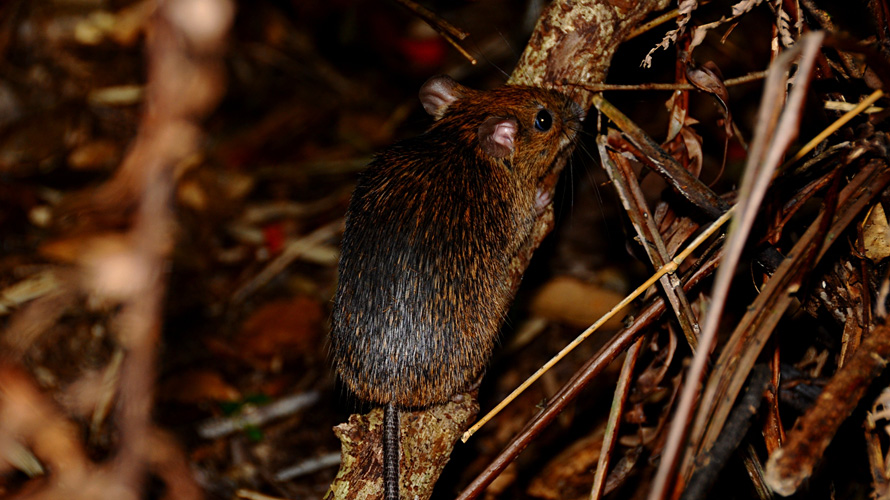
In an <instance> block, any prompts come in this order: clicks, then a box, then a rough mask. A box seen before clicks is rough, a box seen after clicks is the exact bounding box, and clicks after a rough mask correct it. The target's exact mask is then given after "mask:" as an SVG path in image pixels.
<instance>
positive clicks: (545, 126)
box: [535, 109, 553, 132]
mask: <svg viewBox="0 0 890 500" xmlns="http://www.w3.org/2000/svg"><path fill="white" fill-rule="evenodd" d="M552 126H553V116H552V115H551V114H550V112H549V111H547V110H546V109H542V110H541V111H538V114H537V115H536V116H535V128H536V129H538V130H540V131H541V132H546V131H548V130H550V127H552Z"/></svg>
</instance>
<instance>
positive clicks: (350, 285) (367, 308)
mask: <svg viewBox="0 0 890 500" xmlns="http://www.w3.org/2000/svg"><path fill="white" fill-rule="evenodd" d="M420 100H421V102H422V104H423V107H424V109H425V110H426V111H427V112H428V113H429V114H430V115H432V116H433V117H434V119H435V120H436V121H435V123H434V124H433V125H432V126H431V127H430V128H429V129H428V130H427V131H426V133H424V134H423V135H420V136H418V137H414V138H411V139H407V140H405V141H402V142H400V143H397V144H395V145H394V146H392V147H390V148H389V149H387V150H385V151H383V152H381V153H379V154H378V155H377V156H376V157H375V159H374V160H373V161H372V163H371V164H370V165H369V166H368V168H367V170H366V171H365V172H364V173H363V174H362V175H361V177H360V179H359V181H358V184H357V185H356V188H355V191H354V193H353V195H352V200H351V201H350V204H349V209H348V212H347V215H346V231H345V233H344V235H343V243H342V249H341V256H340V264H339V275H340V278H339V284H338V286H337V293H336V296H335V298H334V307H333V314H332V325H331V326H332V328H331V355H332V358H333V362H334V365H335V367H336V369H337V372H338V373H339V375H340V377H341V379H342V380H343V382H344V383H345V384H346V385H347V386H348V387H349V389H350V390H352V391H353V392H354V393H355V394H356V395H357V396H358V397H359V398H361V399H363V400H366V401H369V402H372V403H377V404H381V405H384V439H383V441H384V490H385V498H386V500H397V499H398V496H399V493H398V488H399V482H398V481H399V450H398V445H399V420H398V418H399V413H398V411H399V409H400V408H422V407H429V406H432V405H435V404H440V403H444V402H446V401H448V400H449V399H450V398H451V396H453V395H455V394H458V393H460V392H462V391H464V390H466V389H468V388H469V386H470V385H471V384H472V383H473V382H474V381H476V380H477V379H478V377H479V376H480V375H481V373H482V371H483V369H484V368H485V365H486V363H487V362H488V359H489V356H490V355H491V351H492V348H493V347H494V344H495V342H496V339H497V335H498V330H499V328H500V325H501V322H502V320H503V319H504V316H505V314H506V311H507V307H508V306H509V303H510V301H511V300H512V292H511V289H510V277H509V266H510V262H511V260H512V259H513V257H514V256H515V255H516V254H517V252H518V251H519V249H520V247H521V246H522V245H523V244H524V243H525V242H526V240H527V239H528V238H529V237H530V235H531V232H532V229H533V227H534V224H535V218H536V216H537V215H538V214H539V213H540V212H542V211H543V210H544V209H546V207H547V205H548V204H549V203H550V197H549V193H542V192H541V191H540V190H539V185H540V183H541V181H542V180H543V179H544V177H546V176H547V174H548V173H550V172H551V169H552V167H553V164H554V160H555V159H556V158H557V156H558V155H559V153H560V152H561V151H562V150H563V149H564V148H566V146H568V145H569V144H570V143H571V142H572V141H573V139H574V137H575V134H576V132H577V130H578V129H579V128H580V120H581V116H582V111H581V109H580V107H579V106H578V105H577V104H576V103H575V102H573V101H572V100H571V99H569V98H568V97H566V96H564V95H563V94H561V93H559V92H556V91H553V90H545V89H541V88H534V87H522V86H509V85H508V86H504V87H500V88H497V89H494V90H490V91H476V90H471V89H468V88H466V87H463V86H462V85H460V84H458V83H457V82H455V81H454V80H453V79H451V78H450V77H448V76H438V77H433V78H431V79H430V80H428V81H427V82H426V83H425V84H424V85H423V87H422V88H421V89H420Z"/></svg>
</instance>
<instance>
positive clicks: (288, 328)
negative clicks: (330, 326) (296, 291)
mask: <svg viewBox="0 0 890 500" xmlns="http://www.w3.org/2000/svg"><path fill="white" fill-rule="evenodd" d="M322 319H323V313H322V307H321V304H320V303H319V302H318V301H317V300H315V299H313V298H310V297H307V296H298V297H294V298H293V299H289V300H278V301H274V302H270V303H268V304H266V305H264V306H262V307H260V308H259V309H257V310H256V311H254V313H253V315H252V316H251V317H250V318H248V319H247V320H246V321H245V322H244V325H243V326H242V328H241V332H240V333H239V334H238V336H237V337H236V338H235V339H234V345H235V348H236V349H237V352H238V353H239V354H240V355H241V356H244V357H245V358H249V359H255V360H256V359H261V360H273V359H275V358H278V359H280V358H288V357H290V356H294V355H300V354H302V353H305V352H307V351H313V352H314V350H316V349H317V348H318V346H319V345H320V344H321V342H320V341H319V337H320V336H321V334H322Z"/></svg>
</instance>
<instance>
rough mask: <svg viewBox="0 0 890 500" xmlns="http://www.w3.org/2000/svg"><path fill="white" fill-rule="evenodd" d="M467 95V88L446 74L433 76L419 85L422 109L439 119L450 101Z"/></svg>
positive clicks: (449, 104)
mask: <svg viewBox="0 0 890 500" xmlns="http://www.w3.org/2000/svg"><path fill="white" fill-rule="evenodd" d="M465 95H467V88H466V87H464V86H463V85H461V84H459V83H457V82H456V81H454V79H453V78H451V77H450V76H448V75H440V76H434V77H432V78H430V79H429V80H427V81H426V83H424V84H423V86H422V87H420V102H421V103H422V104H423V109H425V110H426V112H427V113H429V114H430V115H431V116H432V117H433V118H435V119H436V120H439V119H441V118H442V116H443V115H444V114H445V111H446V110H448V107H449V106H451V103H453V102H454V101H456V100H458V99H460V98H461V97H464V96H465Z"/></svg>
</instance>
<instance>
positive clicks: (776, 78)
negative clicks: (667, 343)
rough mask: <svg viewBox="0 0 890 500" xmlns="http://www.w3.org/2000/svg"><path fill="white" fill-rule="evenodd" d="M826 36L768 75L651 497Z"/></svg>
mask: <svg viewBox="0 0 890 500" xmlns="http://www.w3.org/2000/svg"><path fill="white" fill-rule="evenodd" d="M822 38H823V34H822V33H811V34H808V35H807V36H805V37H803V38H801V40H800V41H799V42H798V44H797V45H795V46H794V48H792V49H790V50H788V51H786V52H785V53H783V54H782V55H780V56H779V57H778V58H777V59H776V61H775V62H774V63H773V64H772V65H771V68H770V70H769V71H770V74H769V76H768V77H767V82H766V85H765V89H764V98H763V103H762V105H761V108H760V114H759V117H758V128H757V130H758V134H757V136H756V137H755V139H754V142H753V144H752V146H751V152H750V156H749V157H748V163H747V166H746V171H745V176H744V178H743V181H742V189H741V192H740V193H739V200H740V201H739V216H738V220H736V221H735V222H734V225H733V228H732V236H731V237H730V240H729V242H728V243H727V259H726V262H725V263H724V265H723V266H721V268H720V269H719V270H718V271H717V277H716V280H715V283H714V290H715V292H714V297H713V300H712V302H711V306H710V308H709V309H708V314H707V316H706V318H705V321H704V327H703V330H702V334H701V337H700V347H699V350H698V351H697V352H696V353H695V356H694V357H693V361H692V367H691V368H690V370H689V374H688V375H687V378H686V382H685V384H684V387H683V391H682V393H681V395H680V401H679V403H678V406H677V411H676V413H675V415H674V421H673V422H672V423H671V427H670V431H669V433H668V437H667V442H666V444H665V448H664V450H663V454H662V457H661V463H660V464H659V467H658V472H657V473H656V475H655V479H654V482H653V485H652V488H651V489H650V492H649V497H648V498H649V500H660V499H663V498H665V497H666V496H667V495H668V494H669V490H670V485H671V484H672V483H673V478H674V474H675V472H676V468H677V465H678V461H679V458H680V456H681V448H682V446H683V443H684V442H685V441H686V435H687V431H688V429H689V427H688V425H689V422H690V419H691V417H692V411H693V406H694V404H695V401H696V399H697V395H698V393H699V386H700V384H701V382H702V380H703V378H704V374H705V367H706V366H707V364H708V361H709V358H710V353H711V351H712V348H713V346H714V342H715V341H716V334H717V326H718V324H719V321H720V317H721V314H722V312H723V306H724V304H725V303H726V298H727V294H728V291H729V285H730V283H731V281H732V277H733V274H734V271H735V267H736V265H737V264H738V261H739V259H740V258H741V254H742V250H743V249H744V245H745V241H746V240H747V237H748V233H749V232H750V229H751V225H752V224H753V222H754V217H755V216H756V211H757V208H758V207H759V206H760V202H761V200H763V196H764V194H765V192H766V188H767V186H768V184H769V181H770V179H771V177H772V171H773V169H775V168H776V167H777V166H778V164H779V160H780V157H781V155H782V154H783V152H784V151H785V149H787V147H788V144H790V142H791V140H792V139H793V138H794V136H796V134H797V121H798V120H799V119H800V114H799V110H800V108H801V104H802V102H803V97H804V92H803V90H804V89H805V88H806V82H807V81H808V80H806V79H808V78H809V74H810V70H811V68H812V65H813V61H814V60H815V57H816V54H817V51H818V48H819V46H820V45H821V43H822ZM800 53H803V56H802V57H801V59H802V60H801V62H800V68H799V72H798V75H799V78H802V79H804V81H803V82H800V83H799V84H798V85H796V86H795V88H794V90H792V92H791V97H790V99H789V101H790V102H789V103H788V106H787V108H786V109H788V110H789V112H788V113H784V114H783V115H782V117H781V119H780V118H779V117H777V116H775V113H774V110H775V109H777V108H778V106H774V103H777V102H781V97H783V96H784V85H783V82H784V80H785V72H786V71H787V68H788V67H789V66H790V65H791V63H792V62H793V60H794V59H796V58H797V56H798V54H800ZM777 121H778V122H779V124H778V125H776V123H777ZM774 128H775V129H777V130H778V136H777V137H774V136H773V130H774ZM773 139H774V140H773ZM770 145H771V146H770ZM758 167H759V168H758Z"/></svg>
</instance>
